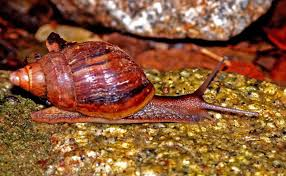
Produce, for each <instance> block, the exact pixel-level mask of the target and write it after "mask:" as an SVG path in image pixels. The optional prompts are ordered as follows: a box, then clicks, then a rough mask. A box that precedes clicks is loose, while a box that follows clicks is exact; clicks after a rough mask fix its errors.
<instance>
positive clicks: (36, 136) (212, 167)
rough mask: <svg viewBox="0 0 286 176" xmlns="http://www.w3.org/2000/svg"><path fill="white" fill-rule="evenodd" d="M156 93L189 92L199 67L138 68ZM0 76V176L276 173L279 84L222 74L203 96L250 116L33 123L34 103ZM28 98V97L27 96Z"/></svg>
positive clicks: (283, 136) (280, 146)
mask: <svg viewBox="0 0 286 176" xmlns="http://www.w3.org/2000/svg"><path fill="white" fill-rule="evenodd" d="M146 73H147V75H148V77H149V79H150V80H151V81H152V82H153V83H154V84H155V87H156V90H157V93H158V94H161V95H180V94H186V93H190V92H193V91H194V90H195V89H196V88H197V87H198V86H199V85H200V84H201V82H202V81H203V80H204V79H205V76H206V75H207V73H208V72H207V71H206V70H199V69H185V70H181V71H175V72H166V73H160V72H157V71H154V70H149V71H147V72H146ZM7 75H8V74H7V73H5V72H3V73H1V75H0V78H1V84H0V101H1V104H0V112H1V116H0V139H1V140H0V149H1V150H0V173H1V174H0V175H43V174H46V175H63V174H68V175H76V174H77V175H87V174H95V175H187V174H190V175H195V174H201V175H210V174H217V175H233V174H236V175H277V174H280V175H283V174H285V173H286V164H285V163H286V159H285V158H286V151H285V147H286V124H285V120H286V111H285V104H286V91H285V90H284V89H282V88H280V87H278V86H276V85H274V84H271V83H268V82H258V81H256V80H254V79H247V78H245V77H243V76H240V75H236V74H227V73H222V74H220V75H219V76H218V77H217V78H216V81H214V82H213V83H212V84H211V86H210V89H209V90H208V91H207V92H206V94H205V96H204V99H205V100H206V101H208V102H209V103H214V104H221V105H223V106H228V107H236V108H242V109H248V110H251V111H257V112H259V113H260V114H261V115H260V116H259V117H257V118H254V117H246V116H235V115H230V114H224V113H217V112H209V113H210V117H212V118H213V119H214V120H209V119H205V120H202V121H200V122H196V123H190V124H180V123H154V124H136V125H108V124H94V123H78V124H56V125H48V124H40V123H34V122H31V120H30V113H31V112H32V111H35V110H38V109H40V108H42V107H43V106H42V105H39V104H36V103H35V102H34V101H32V100H31V99H30V98H32V97H29V96H28V98H23V97H27V95H24V94H23V93H19V95H14V94H13V93H11V88H12V86H11V85H10V84H9V83H8V81H7ZM32 99H33V98H32Z"/></svg>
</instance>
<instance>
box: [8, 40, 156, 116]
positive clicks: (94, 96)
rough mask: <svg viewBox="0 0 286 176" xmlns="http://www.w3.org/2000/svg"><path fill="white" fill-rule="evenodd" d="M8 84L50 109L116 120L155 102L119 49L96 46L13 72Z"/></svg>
mask: <svg viewBox="0 0 286 176" xmlns="http://www.w3.org/2000/svg"><path fill="white" fill-rule="evenodd" d="M10 80H11V82H12V83H14V84H15V85H18V86H20V87H22V88H24V89H26V90H28V91H30V92H32V93H34V94H35V95H37V96H44V97H47V99H48V100H49V101H50V102H51V103H52V104H53V105H55V106H57V107H59V108H62V109H64V110H68V111H77V112H80V113H82V114H85V115H88V116H96V117H102V118H107V119H119V118H123V117H126V116H129V115H131V114H133V113H135V112H137V111H139V110H140V109H142V108H143V107H144V106H145V105H146V104H147V103H148V102H149V101H150V100H151V99H152V97H153V96H154V88H153V85H152V84H151V83H150V82H149V81H148V79H147V78H146V76H145V74H144V72H143V71H142V69H141V68H140V67H139V66H138V65H136V64H135V63H134V62H133V61H132V59H131V58H130V56H128V55H127V54H126V53H125V52H124V51H122V50H121V49H120V48H118V47H116V46H114V45H112V44H109V43H106V42H101V41H96V42H84V43H78V44H72V45H69V46H67V47H65V48H64V49H62V50H60V51H58V52H50V53H48V54H47V55H45V56H43V57H42V58H41V59H40V60H39V61H37V62H36V63H33V64H30V65H27V66H26V67H24V68H22V69H19V70H17V71H15V72H13V73H12V74H11V76H10Z"/></svg>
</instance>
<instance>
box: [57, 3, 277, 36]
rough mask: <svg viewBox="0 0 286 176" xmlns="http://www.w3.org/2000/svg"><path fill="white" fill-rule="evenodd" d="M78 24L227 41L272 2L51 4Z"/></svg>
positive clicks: (154, 34)
mask: <svg viewBox="0 0 286 176" xmlns="http://www.w3.org/2000/svg"><path fill="white" fill-rule="evenodd" d="M52 2H53V3H54V4H55V5H56V6H57V8H58V9H59V10H60V11H61V12H62V14H63V15H64V16H65V17H66V18H68V19H70V20H74V21H76V22H78V23H80V24H91V25H94V24H100V25H103V26H106V27H112V28H114V29H117V30H121V31H124V32H130V33H133V34H137V35H140V36H147V37H163V38H185V37H189V38H198V39H205V40H228V39H229V38H231V37H232V36H235V35H237V34H239V33H240V32H241V31H243V30H244V29H245V28H246V27H247V26H249V25H250V24H251V23H252V22H253V21H255V20H256V19H257V18H259V17H260V16H261V15H263V14H264V13H265V12H266V11H267V10H268V9H269V7H270V6H271V2H272V0H265V1H261V0H227V1H225V0H207V1H199V0H191V1H187V0H179V1H175V0H157V1H153V0H148V1H143V0H139V1H121V0H90V1H85V0H71V1H60V0H52Z"/></svg>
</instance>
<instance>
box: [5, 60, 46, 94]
mask: <svg viewBox="0 0 286 176" xmlns="http://www.w3.org/2000/svg"><path fill="white" fill-rule="evenodd" d="M10 82H11V83H12V84H14V85H16V86H20V87H21V88H23V89H25V90H27V91H29V92H31V93H32V94H34V95H36V96H40V97H44V96H45V95H46V92H47V89H46V80H45V75H44V73H43V70H42V67H41V66H40V64H39V63H32V64H29V65H27V66H25V67H24V68H21V69H19V70H16V71H14V72H12V73H11V74H10Z"/></svg>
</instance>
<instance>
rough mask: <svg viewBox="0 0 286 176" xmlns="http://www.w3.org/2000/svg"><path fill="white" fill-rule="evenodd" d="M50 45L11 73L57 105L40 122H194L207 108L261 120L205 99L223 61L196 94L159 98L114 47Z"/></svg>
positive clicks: (50, 41)
mask: <svg viewBox="0 0 286 176" xmlns="http://www.w3.org/2000/svg"><path fill="white" fill-rule="evenodd" d="M46 45H47V48H48V50H49V53H48V54H46V55H44V56H43V57H41V58H40V59H39V60H37V61H36V62H34V63H31V64H28V65H26V66H25V67H24V68H21V69H19V70H16V71H14V72H12V73H11V74H10V82H11V83H12V84H14V85H16V86H20V87H21V88H23V89H25V90H27V91H29V92H31V93H32V94H34V95H36V96H39V97H46V98H47V99H48V101H50V102H51V103H52V104H53V105H54V106H52V107H49V108H46V109H43V110H40V111H37V112H33V113H32V114H31V117H32V120H34V121H36V122H46V123H59V122H67V123H75V122H97V123H118V124H121V123H147V122H192V121H196V120H200V119H201V118H203V117H205V116H206V115H207V111H206V110H207V109H209V110H215V111H222V112H230V113H238V114H243V115H248V116H258V113H257V112H250V111H245V110H239V109H234V108H227V107H222V106H218V105H212V104H209V103H207V102H205V101H204V100H203V98H202V95H203V93H204V91H205V90H206V89H207V87H208V85H209V84H210V83H211V81H212V80H213V78H214V77H215V76H216V74H217V73H218V71H219V70H220V67H221V66H222V64H223V61H222V62H220V63H219V64H218V65H217V67H216V68H215V69H214V71H213V72H212V73H211V74H210V75H209V76H208V78H207V79H206V80H205V81H204V83H203V84H202V85H201V86H200V87H199V88H198V89H197V90H196V91H195V92H194V93H192V94H189V95H182V96H177V97H168V96H157V95H155V89H154V87H153V85H152V84H151V82H150V81H149V80H148V79H147V77H146V76H145V74H144V72H143V70H142V69H141V68H140V67H139V66H138V65H136V64H135V62H134V61H133V60H132V58H131V57H130V56H129V55H128V54H126V53H125V52H124V51H123V50H121V49H120V48H119V47H117V46H114V45H112V44H110V43H107V42H103V41H89V42H83V43H68V42H66V41H64V40H63V39H62V38H60V36H59V35H58V34H56V33H51V34H50V35H49V37H48V38H47V41H46Z"/></svg>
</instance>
